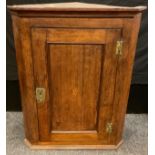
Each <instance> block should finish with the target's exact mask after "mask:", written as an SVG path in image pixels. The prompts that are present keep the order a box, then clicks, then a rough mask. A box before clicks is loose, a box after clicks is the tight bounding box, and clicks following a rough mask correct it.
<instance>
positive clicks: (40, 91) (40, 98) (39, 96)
mask: <svg viewBox="0 0 155 155" xmlns="http://www.w3.org/2000/svg"><path fill="white" fill-rule="evenodd" d="M36 100H37V103H44V100H45V88H36Z"/></svg>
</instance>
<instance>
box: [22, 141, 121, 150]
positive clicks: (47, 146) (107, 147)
mask: <svg viewBox="0 0 155 155" xmlns="http://www.w3.org/2000/svg"><path fill="white" fill-rule="evenodd" d="M24 142H25V144H26V145H27V146H28V147H29V148H30V149H105V150H110V149H118V148H119V146H120V145H121V144H122V142H123V141H122V140H121V141H120V142H119V143H118V144H117V145H79V144H78V145H71V144H70V145H63V144H61V145H58V144H53V143H52V144H50V142H49V143H46V144H39V143H38V144H32V143H31V142H30V141H29V140H27V139H25V140H24Z"/></svg>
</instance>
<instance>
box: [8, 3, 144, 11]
mask: <svg viewBox="0 0 155 155" xmlns="http://www.w3.org/2000/svg"><path fill="white" fill-rule="evenodd" d="M7 8H8V9H10V10H11V11H116V12H117V11H118V12H124V11H129V12H134V11H136V12H138V11H139V12H141V11H143V10H145V9H146V8H147V7H146V6H135V7H128V6H111V5H101V4H90V3H79V2H72V3H50V4H25V5H8V6H7Z"/></svg>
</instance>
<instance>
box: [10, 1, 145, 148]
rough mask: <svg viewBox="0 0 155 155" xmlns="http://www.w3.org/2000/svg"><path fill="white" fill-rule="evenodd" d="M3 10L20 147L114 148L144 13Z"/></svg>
mask: <svg viewBox="0 0 155 155" xmlns="http://www.w3.org/2000/svg"><path fill="white" fill-rule="evenodd" d="M8 9H9V10H10V12H11V16H12V21H13V32H14V40H15V46H16V56H17V65H18V74H19V81H20V91H21V97H22V108H23V115H24V126H25V137H26V138H25V142H26V144H28V145H29V146H30V148H34V149H115V148H118V146H119V145H120V144H121V143H122V132H123V126H124V118H125V113H126V106H127V101H128V94H129V89H130V81H131V74H132V66H133V61H134V56H135V49H136V43H137V38H138V31H139V27H140V20H141V14H142V11H143V10H145V9H146V7H145V6H137V7H120V6H107V5H98V4H87V3H53V4H35V5H13V6H8Z"/></svg>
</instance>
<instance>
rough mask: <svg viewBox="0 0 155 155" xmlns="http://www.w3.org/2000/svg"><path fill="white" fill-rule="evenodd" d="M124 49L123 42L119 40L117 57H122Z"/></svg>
mask: <svg viewBox="0 0 155 155" xmlns="http://www.w3.org/2000/svg"><path fill="white" fill-rule="evenodd" d="M122 47H123V41H122V40H119V41H117V43H116V55H122Z"/></svg>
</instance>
